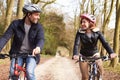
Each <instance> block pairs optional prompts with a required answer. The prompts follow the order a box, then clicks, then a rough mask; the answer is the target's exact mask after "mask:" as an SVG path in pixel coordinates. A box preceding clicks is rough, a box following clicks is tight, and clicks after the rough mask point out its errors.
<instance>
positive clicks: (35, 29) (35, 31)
mask: <svg viewBox="0 0 120 80" xmlns="http://www.w3.org/2000/svg"><path fill="white" fill-rule="evenodd" d="M24 21H25V18H24V19H18V20H14V21H13V22H12V23H11V24H10V26H9V27H8V29H7V30H6V32H5V33H4V35H3V36H2V37H1V38H0V51H1V50H2V48H3V47H4V45H5V44H6V43H7V42H8V40H9V39H10V38H11V37H13V40H12V45H11V49H10V52H9V53H10V54H16V53H18V51H20V48H21V45H22V42H23V39H24V36H25V29H24ZM28 40H29V44H30V47H31V48H32V49H34V48H35V47H36V46H38V47H40V49H42V48H43V45H44V31H43V27H42V25H41V24H39V23H37V24H32V25H31V28H30V31H29V34H28Z"/></svg>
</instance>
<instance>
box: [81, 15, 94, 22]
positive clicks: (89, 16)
mask: <svg viewBox="0 0 120 80" xmlns="http://www.w3.org/2000/svg"><path fill="white" fill-rule="evenodd" d="M80 18H81V19H83V18H86V19H88V20H90V21H91V22H93V23H96V18H95V16H94V15H92V14H82V15H80Z"/></svg>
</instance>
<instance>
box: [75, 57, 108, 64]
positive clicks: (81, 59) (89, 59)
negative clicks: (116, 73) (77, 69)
mask: <svg viewBox="0 0 120 80" xmlns="http://www.w3.org/2000/svg"><path fill="white" fill-rule="evenodd" d="M98 59H102V61H107V60H110V57H109V56H102V57H85V56H80V57H79V60H77V61H76V63H77V62H95V61H96V60H98Z"/></svg>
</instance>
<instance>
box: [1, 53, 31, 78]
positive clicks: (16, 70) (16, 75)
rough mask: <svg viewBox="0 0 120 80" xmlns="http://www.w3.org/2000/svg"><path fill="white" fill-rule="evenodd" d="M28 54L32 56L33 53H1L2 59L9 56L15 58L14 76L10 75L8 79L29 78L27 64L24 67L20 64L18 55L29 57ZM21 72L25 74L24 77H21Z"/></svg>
mask: <svg viewBox="0 0 120 80" xmlns="http://www.w3.org/2000/svg"><path fill="white" fill-rule="evenodd" d="M27 56H31V55H28V54H17V55H16V54H14V55H8V54H0V59H5V58H8V57H11V58H15V64H14V76H12V77H11V76H9V79H8V80H27V76H26V66H25V67H22V66H19V65H18V57H27ZM32 57H33V56H32ZM21 72H23V73H24V75H23V76H22V77H21ZM22 78H23V79H22Z"/></svg>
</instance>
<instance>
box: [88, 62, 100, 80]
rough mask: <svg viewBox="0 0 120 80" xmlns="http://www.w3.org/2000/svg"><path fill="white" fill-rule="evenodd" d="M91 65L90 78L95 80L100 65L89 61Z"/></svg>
mask: <svg viewBox="0 0 120 80" xmlns="http://www.w3.org/2000/svg"><path fill="white" fill-rule="evenodd" d="M88 65H89V80H95V79H97V78H98V73H99V71H98V66H97V64H96V62H88Z"/></svg>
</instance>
